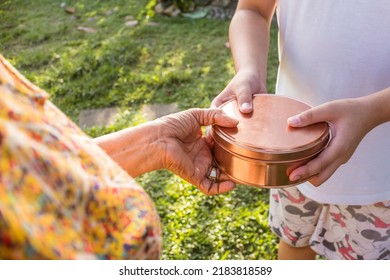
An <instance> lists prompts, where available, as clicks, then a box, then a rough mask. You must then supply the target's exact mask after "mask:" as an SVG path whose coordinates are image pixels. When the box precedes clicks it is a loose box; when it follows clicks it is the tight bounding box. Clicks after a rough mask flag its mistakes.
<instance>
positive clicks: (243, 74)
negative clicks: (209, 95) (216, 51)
mask: <svg viewBox="0 0 390 280" xmlns="http://www.w3.org/2000/svg"><path fill="white" fill-rule="evenodd" d="M257 93H266V87H265V83H264V82H262V81H261V78H260V75H259V73H256V72H255V71H250V70H241V71H239V72H237V74H236V75H235V76H234V77H233V79H232V80H231V81H230V82H229V84H228V85H227V86H226V87H225V89H224V90H223V91H222V92H221V93H220V94H218V96H217V97H215V98H214V100H213V101H212V102H211V108H216V107H218V106H220V105H222V104H223V103H225V102H226V101H228V100H230V99H233V98H237V101H238V105H239V109H240V111H241V112H242V113H251V112H252V110H253V107H252V95H253V94H257Z"/></svg>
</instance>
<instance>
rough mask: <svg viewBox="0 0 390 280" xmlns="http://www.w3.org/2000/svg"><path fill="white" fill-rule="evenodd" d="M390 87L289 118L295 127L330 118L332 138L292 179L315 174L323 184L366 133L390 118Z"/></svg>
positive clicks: (313, 182) (328, 120) (317, 181)
mask: <svg viewBox="0 0 390 280" xmlns="http://www.w3.org/2000/svg"><path fill="white" fill-rule="evenodd" d="M389 102H390V88H388V89H385V90H383V91H380V92H378V93H375V94H372V95H368V96H365V97H361V98H351V99H341V100H336V101H332V102H328V103H324V104H322V105H320V106H318V107H314V108H312V109H309V110H307V111H305V112H303V113H301V114H299V115H297V116H293V117H291V118H289V119H288V124H289V125H290V126H294V127H304V126H307V125H310V124H314V123H318V122H328V124H329V126H330V129H331V133H332V140H331V141H330V143H329V145H328V147H327V148H326V149H325V150H324V151H322V152H321V153H320V154H319V155H318V157H316V158H315V159H313V160H311V161H310V162H308V163H307V164H305V165H303V166H300V167H298V168H296V169H295V170H294V171H293V172H292V173H291V174H290V180H292V181H295V180H299V179H300V178H304V177H306V178H307V177H311V176H314V177H313V178H312V179H311V180H310V182H311V183H312V184H313V185H314V186H319V185H321V184H322V183H324V182H325V181H326V180H328V179H329V178H330V176H332V174H333V173H334V172H335V171H336V170H337V168H339V167H340V165H342V164H344V163H346V162H347V161H348V160H349V159H350V158H351V156H352V155H353V153H354V152H355V150H356V148H357V147H358V145H359V143H360V142H361V140H362V139H363V138H364V137H365V135H366V134H367V133H368V132H369V131H370V130H372V129H373V128H375V127H376V126H377V125H380V124H382V123H384V122H386V121H389V120H390V112H389V110H388V104H389Z"/></svg>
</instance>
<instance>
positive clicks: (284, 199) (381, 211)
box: [269, 187, 390, 260]
mask: <svg viewBox="0 0 390 280" xmlns="http://www.w3.org/2000/svg"><path fill="white" fill-rule="evenodd" d="M269 226H270V228H271V230H272V231H273V232H274V233H275V234H276V235H277V236H279V237H280V238H281V239H282V240H283V241H285V242H286V243H288V244H290V245H292V246H295V247H304V246H311V248H312V249H313V250H314V251H315V252H316V253H317V254H319V255H321V256H323V257H325V258H326V259H335V260H343V259H346V260H354V259H367V260H368V259H371V260H373V259H390V201H384V202H379V203H375V204H372V205H363V206H359V205H332V204H321V203H318V202H316V201H313V200H311V199H309V198H307V197H305V196H304V195H303V194H302V193H301V192H300V191H299V190H298V188H296V187H291V188H286V189H272V190H271V198H270V214H269Z"/></svg>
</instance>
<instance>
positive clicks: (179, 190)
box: [0, 0, 278, 260]
mask: <svg viewBox="0 0 390 280" xmlns="http://www.w3.org/2000/svg"><path fill="white" fill-rule="evenodd" d="M159 2H162V3H160V4H163V6H162V7H161V5H160V8H162V10H159V11H158V13H156V12H155V6H156V4H159ZM195 2H196V4H197V5H194V3H195ZM225 2H226V1H225ZM234 2H237V1H233V2H230V4H229V7H228V6H227V5H226V3H227V2H226V3H224V1H200V0H199V1H195V0H177V1H157V0H152V1H150V0H95V1H90V0H58V1H57V0H30V1H25V0H0V53H1V54H2V55H3V56H4V57H6V58H7V59H8V60H9V61H10V62H11V63H13V64H14V65H15V66H16V68H17V69H19V71H20V72H22V74H24V75H25V76H26V77H27V78H28V79H30V80H31V81H33V82H34V83H35V84H37V85H38V86H40V87H41V88H43V89H45V90H46V91H47V92H48V93H49V94H50V96H51V100H52V101H53V103H54V104H56V105H57V106H58V107H59V108H60V109H61V110H62V111H64V112H65V113H66V114H67V115H68V116H69V117H70V118H71V119H72V120H73V121H74V122H75V123H78V124H80V121H81V120H80V118H81V117H82V116H84V115H85V114H84V115H83V113H85V112H94V111H93V110H97V109H103V108H111V109H112V108H115V110H114V111H115V113H116V116H115V118H114V121H113V122H111V123H105V124H104V125H93V124H92V125H91V124H88V125H84V126H83V125H81V124H80V125H81V127H82V128H83V129H84V131H85V132H86V133H87V134H89V135H90V136H91V137H95V136H98V135H102V134H105V133H108V132H112V131H116V130H119V129H122V128H124V127H128V126H133V125H137V124H140V123H142V122H145V121H147V117H146V116H145V106H148V105H150V106H151V105H153V106H154V105H157V108H159V107H158V105H161V106H163V105H169V106H171V107H169V106H168V107H169V108H172V106H173V108H176V109H177V110H185V109H188V108H193V107H205V108H206V107H209V105H210V102H211V101H212V99H213V98H214V97H215V96H216V95H217V94H218V93H219V92H220V91H221V90H222V89H223V88H224V87H225V86H226V84H227V83H228V82H229V81H230V79H231V78H232V77H233V75H234V67H233V62H232V59H231V55H230V50H229V46H228V44H227V41H228V27H229V19H230V18H229V17H230V13H229V11H230V10H229V9H228V8H231V6H232V5H234ZM172 4H173V5H174V6H173V7H171V6H172ZM224 5H225V6H224ZM169 7H171V8H174V9H173V13H168V12H166V9H167V8H169ZM219 11H222V15H223V16H220V15H221V13H219ZM171 12H172V11H171ZM271 36H272V39H271V51H270V53H269V69H268V91H269V92H273V91H274V83H275V77H276V69H277V63H278V62H277V46H276V36H277V27H276V23H274V24H273V25H272V34H271ZM136 180H137V181H138V183H139V184H140V185H141V186H143V187H144V188H145V190H146V191H147V192H148V194H149V195H150V196H151V197H152V199H153V200H154V202H155V205H156V207H157V209H158V212H159V214H160V217H161V221H162V226H163V239H164V242H163V255H162V258H163V259H167V260H173V259H175V260H176V259H193V260H195V259H212V260H219V259H246V260H256V259H275V258H276V249H277V242H278V240H277V239H276V238H275V236H274V235H273V234H272V233H271V232H270V230H269V229H268V226H267V211H268V193H269V192H268V190H266V189H259V188H253V187H248V186H243V185H240V186H238V188H236V189H235V190H234V191H232V192H230V193H228V194H224V195H220V196H213V197H208V196H205V195H203V194H202V193H201V192H200V191H198V190H197V189H196V188H195V187H194V186H192V185H190V184H188V183H187V182H185V181H184V180H182V179H180V178H179V177H177V176H175V175H173V174H172V173H170V172H168V171H165V170H160V171H155V172H151V173H148V174H145V175H143V176H140V177H138V178H136Z"/></svg>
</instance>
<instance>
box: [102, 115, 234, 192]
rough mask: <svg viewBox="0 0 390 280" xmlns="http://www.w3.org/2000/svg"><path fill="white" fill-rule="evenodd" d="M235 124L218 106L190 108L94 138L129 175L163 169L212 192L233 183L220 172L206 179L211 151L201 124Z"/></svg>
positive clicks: (229, 186)
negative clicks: (217, 177) (216, 175)
mask: <svg viewBox="0 0 390 280" xmlns="http://www.w3.org/2000/svg"><path fill="white" fill-rule="evenodd" d="M237 123H238V122H237V121H236V120H234V119H232V118H230V117H228V116H226V115H225V114H224V113H223V111H222V110H219V109H190V110H187V111H184V112H180V113H176V114H172V115H168V116H165V117H162V118H160V119H157V120H155V121H151V122H148V123H145V124H142V125H139V126H137V127H132V128H128V129H124V130H122V131H118V132H115V133H112V134H109V135H105V136H102V137H99V138H97V139H96V141H97V143H98V144H99V145H100V146H101V147H102V148H103V149H104V150H105V151H106V152H107V153H108V154H109V155H110V156H111V157H112V158H113V159H114V160H115V161H116V162H117V163H118V164H119V165H121V166H122V167H123V168H124V169H125V170H126V171H127V172H128V173H129V174H130V175H132V176H133V177H136V176H138V175H140V174H143V173H145V172H148V171H152V170H157V169H162V168H165V169H168V170H170V171H172V172H174V173H175V174H177V175H179V176H180V177H182V178H183V179H185V180H186V181H188V182H189V183H191V184H194V185H195V186H197V187H198V188H199V189H200V190H201V191H202V192H203V193H205V194H207V195H214V194H219V193H224V192H227V191H230V190H232V189H233V188H234V187H235V184H234V183H233V182H231V181H229V180H227V178H226V177H225V176H224V175H223V174H220V177H219V182H213V181H211V180H209V179H208V177H207V176H208V173H209V170H210V168H211V166H212V153H211V148H210V144H209V143H207V141H206V138H205V137H204V136H203V134H202V131H201V127H202V126H207V125H212V124H217V125H219V126H224V127H235V126H236V125H237Z"/></svg>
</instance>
